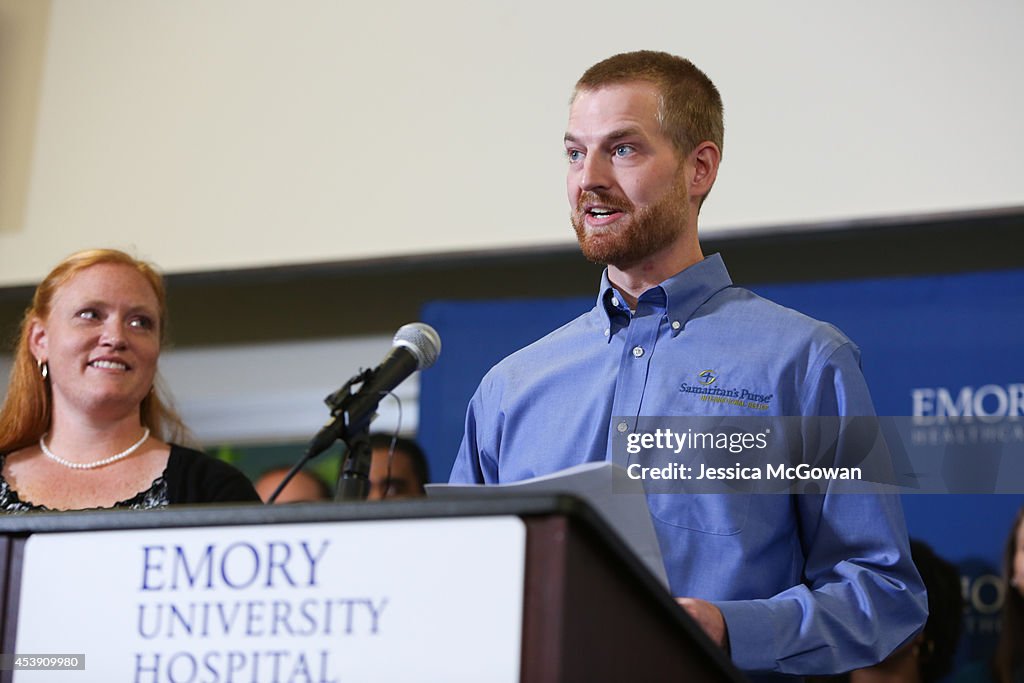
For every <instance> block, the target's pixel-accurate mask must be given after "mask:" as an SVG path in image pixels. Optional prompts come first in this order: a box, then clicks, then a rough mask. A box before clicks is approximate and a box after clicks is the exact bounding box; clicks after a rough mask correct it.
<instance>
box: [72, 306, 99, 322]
mask: <svg viewBox="0 0 1024 683" xmlns="http://www.w3.org/2000/svg"><path fill="white" fill-rule="evenodd" d="M75 315H76V316H77V317H79V318H83V319H85V320H97V319H98V318H99V317H100V315H99V313H97V312H96V311H95V310H94V309H92V308H86V309H83V310H81V311H79V312H78V313H76V314H75Z"/></svg>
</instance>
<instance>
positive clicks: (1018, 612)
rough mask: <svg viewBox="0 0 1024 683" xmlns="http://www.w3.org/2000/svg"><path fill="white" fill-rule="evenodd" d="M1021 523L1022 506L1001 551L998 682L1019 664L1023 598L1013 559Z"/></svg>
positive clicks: (1023, 635) (1006, 681)
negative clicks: (1002, 595)
mask: <svg viewBox="0 0 1024 683" xmlns="http://www.w3.org/2000/svg"><path fill="white" fill-rule="evenodd" d="M1021 522H1024V507H1022V508H1021V509H1020V510H1018V511H1017V517H1016V518H1014V520H1013V527H1012V528H1011V529H1010V536H1009V538H1007V539H1006V550H1004V551H1003V578H1004V580H1005V581H1006V591H1005V599H1004V601H1003V624H1002V630H1001V631H1000V633H999V644H998V645H996V654H995V658H994V659H993V661H992V669H993V674H994V677H995V680H996V681H998V683H1011V682H1012V681H1013V680H1014V678H1013V674H1014V672H1015V671H1018V670H1019V669H1020V667H1021V664H1022V657H1021V654H1020V651H1021V646H1020V643H1021V640H1024V598H1022V597H1021V593H1020V591H1021V589H1024V586H1022V587H1021V588H1017V587H1016V586H1014V585H1013V583H1012V581H1013V574H1014V572H1013V561H1014V557H1015V556H1016V554H1017V531H1018V530H1019V529H1020V525H1021Z"/></svg>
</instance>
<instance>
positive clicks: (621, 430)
mask: <svg viewBox="0 0 1024 683" xmlns="http://www.w3.org/2000/svg"><path fill="white" fill-rule="evenodd" d="M615 428H616V429H618V430H619V434H622V433H624V432H625V431H626V430H627V429H629V425H628V424H626V423H625V422H620V423H619V424H617V425H616V426H615Z"/></svg>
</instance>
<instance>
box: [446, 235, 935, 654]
mask: <svg viewBox="0 0 1024 683" xmlns="http://www.w3.org/2000/svg"><path fill="white" fill-rule="evenodd" d="M708 373H711V374H708ZM711 376H714V377H715V382H716V383H717V386H719V387H725V388H735V389H737V390H739V389H745V390H747V391H748V393H749V394H756V395H757V396H758V397H760V399H761V400H760V401H758V402H759V403H760V406H759V408H758V409H757V411H756V412H757V414H758V415H761V416H763V415H777V416H815V415H824V416H829V415H832V416H834V415H844V416H860V415H873V414H874V409H873V407H872V403H871V397H870V395H869V393H868V389H867V386H866V384H865V381H864V377H863V375H862V374H861V371H860V366H859V352H858V349H857V348H856V347H855V346H854V345H853V344H852V343H851V342H850V341H849V340H848V339H847V338H846V337H845V336H843V334H842V333H841V332H839V331H838V330H837V329H835V328H834V327H832V326H831V325H827V324H825V323H821V322H818V321H815V320H813V319H811V318H808V317H806V316H804V315H801V314H800V313H797V312H795V311H792V310H790V309H787V308H784V307H782V306H778V305H776V304H774V303H772V302H770V301H767V300H765V299H762V298H760V297H758V296H756V295H755V294H753V293H752V292H750V291H748V290H745V289H742V288H739V287H735V286H733V285H732V281H731V279H730V278H729V274H728V272H727V271H726V269H725V265H724V263H723V262H722V260H721V258H719V257H718V256H717V255H716V256H711V257H709V258H706V259H704V260H703V261H701V262H699V263H697V264H695V265H693V266H691V267H689V268H687V269H686V270H684V271H683V272H681V273H679V274H678V275H676V276H674V277H671V278H669V279H668V280H666V281H665V282H663V283H661V284H660V285H659V286H657V287H653V288H652V289H650V290H648V291H646V292H644V294H643V295H642V296H641V297H640V298H639V301H638V303H637V307H636V311H635V312H631V311H630V310H629V309H628V308H627V307H626V305H625V303H624V302H623V300H622V297H621V296H620V294H619V293H618V292H616V290H615V288H614V287H613V286H612V285H611V283H610V282H609V281H608V276H607V273H605V275H604V277H603V278H602V282H601V291H600V293H599V295H598V300H597V305H596V306H595V307H594V308H593V309H592V310H591V311H589V312H588V313H585V314H584V315H582V316H580V317H579V318H577V319H576V320H574V321H572V322H570V323H569V324H567V325H565V326H563V327H561V328H560V329H558V330H555V331H554V332H552V333H551V334H549V335H547V336H546V337H544V338H543V339H540V340H539V341H537V342H535V343H534V344H531V345H530V346H528V347H526V348H524V349H521V350H520V351H517V352H516V353H514V354H512V355H511V356H509V357H508V358H506V359H505V360H503V361H502V362H501V363H499V364H498V365H496V366H495V367H494V368H493V369H492V370H491V371H490V372H488V373H487V375H486V376H485V377H484V379H483V380H482V382H481V383H480V387H479V388H478V389H477V392H476V394H475V395H474V396H473V399H472V401H471V402H470V405H469V410H468V413H467V416H466V433H465V436H464V438H463V442H462V447H461V448H460V450H459V455H458V458H457V460H456V463H455V466H454V469H453V470H452V475H451V481H452V482H453V483H470V482H475V483H502V482H511V481H517V480H522V479H527V478H530V477H535V476H539V475H543V474H548V473H551V472H555V471H557V470H561V469H564V468H567V467H571V466H573V465H578V464H580V463H583V462H588V461H598V460H605V459H609V458H610V457H611V456H610V453H611V444H612V438H613V434H614V431H615V430H616V429H628V428H630V425H629V424H623V425H621V426H620V425H618V424H613V417H615V418H623V417H624V418H627V419H628V418H635V417H638V416H686V415H719V414H722V415H730V414H737V415H742V414H744V412H745V411H747V412H749V411H750V410H751V409H749V408H746V407H743V406H738V405H736V402H728V401H722V402H714V401H708V400H706V398H705V399H704V400H702V398H701V397H702V395H703V394H701V393H698V392H687V391H685V387H696V386H700V385H701V384H702V383H705V382H707V381H708V379H709V378H710V377H711ZM702 380H703V382H702ZM620 421H623V422H624V420H620ZM648 504H649V506H650V508H651V515H652V518H653V520H654V525H655V530H656V532H657V534H658V539H659V542H660V544H661V548H662V553H663V555H664V559H665V566H666V571H667V573H668V577H669V583H670V586H671V590H672V592H673V594H674V595H676V596H692V597H698V598H703V599H705V600H710V601H713V602H714V603H715V604H716V605H717V606H718V607H719V609H721V611H722V613H723V616H724V617H725V621H726V625H727V628H728V632H729V639H730V644H731V650H732V656H733V660H734V661H735V663H736V664H737V666H739V667H740V668H742V669H745V670H748V671H760V672H778V673H788V674H827V673H839V672H843V671H848V670H851V669H854V668H858V667H862V666H866V665H870V664H874V663H877V662H878V661H880V660H881V659H883V658H884V657H886V656H887V655H888V654H889V653H890V652H891V651H892V650H894V649H895V648H896V647H897V646H899V645H900V644H901V643H902V642H903V641H905V640H906V639H907V638H909V637H910V636H911V635H913V634H914V633H915V632H916V631H917V630H919V629H920V627H921V626H922V624H923V623H924V620H925V615H926V611H927V602H926V599H925V593H924V588H923V587H922V585H921V582H920V578H919V577H918V575H917V572H916V570H914V568H913V565H912V564H911V561H910V552H909V549H908V545H907V534H906V528H905V524H904V520H903V513H902V509H901V507H900V501H899V498H898V497H897V496H895V495H868V494H829V493H826V494H824V495H793V496H789V495H771V494H762V495H758V494H749V495H740V494H733V495H712V494H703V495H651V496H649V497H648Z"/></svg>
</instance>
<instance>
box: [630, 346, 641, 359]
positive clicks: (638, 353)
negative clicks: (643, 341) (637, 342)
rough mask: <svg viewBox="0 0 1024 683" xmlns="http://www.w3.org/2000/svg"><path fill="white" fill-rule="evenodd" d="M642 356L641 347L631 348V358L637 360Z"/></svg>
mask: <svg viewBox="0 0 1024 683" xmlns="http://www.w3.org/2000/svg"><path fill="white" fill-rule="evenodd" d="M642 355H644V350H643V348H642V347H640V346H634V347H633V357H634V358H639V357H640V356H642Z"/></svg>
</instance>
